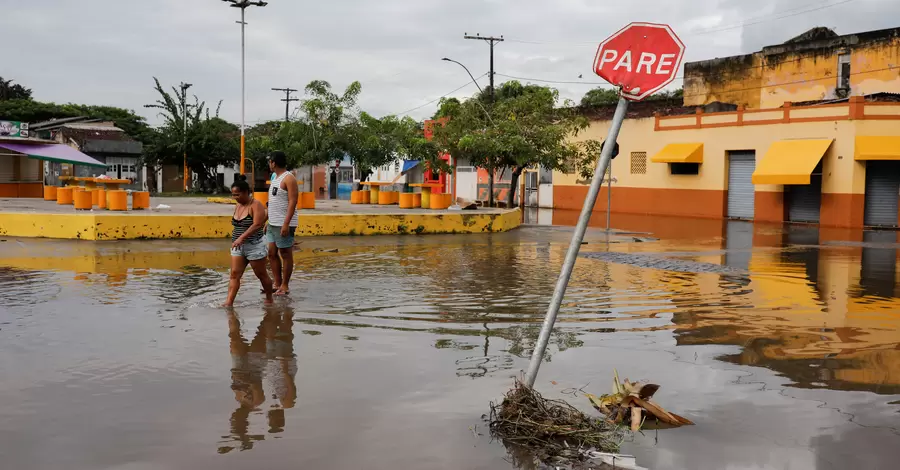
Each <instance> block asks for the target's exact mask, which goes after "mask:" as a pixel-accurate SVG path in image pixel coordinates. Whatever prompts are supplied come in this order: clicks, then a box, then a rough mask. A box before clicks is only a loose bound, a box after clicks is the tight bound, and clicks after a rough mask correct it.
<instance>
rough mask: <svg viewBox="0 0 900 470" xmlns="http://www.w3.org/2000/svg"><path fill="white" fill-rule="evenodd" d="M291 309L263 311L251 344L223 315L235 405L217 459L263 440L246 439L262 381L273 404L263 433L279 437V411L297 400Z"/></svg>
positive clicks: (262, 396) (234, 318)
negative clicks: (226, 326)
mask: <svg viewBox="0 0 900 470" xmlns="http://www.w3.org/2000/svg"><path fill="white" fill-rule="evenodd" d="M293 323H294V312H293V310H292V309H291V308H289V307H288V308H283V307H282V308H279V307H273V308H272V310H269V311H266V313H265V315H264V316H263V319H262V322H261V323H260V325H259V326H258V327H257V329H256V333H255V335H254V336H253V339H252V340H251V341H249V342H248V341H247V340H246V339H245V338H244V334H243V332H242V329H241V320H240V319H239V318H238V315H237V314H236V313H235V311H234V310H229V311H228V337H229V339H230V348H231V360H232V368H231V390H232V391H233V392H234V399H235V400H236V401H237V403H238V407H237V409H235V410H234V413H232V415H231V436H230V437H229V440H230V441H232V442H234V444H231V443H230V442H229V441H226V442H223V443H221V445H220V447H219V453H227V452H230V451H232V450H234V449H235V448H239V449H240V450H242V451H243V450H250V449H252V448H253V444H254V442H255V441H261V440H263V439H264V436H263V435H252V434H250V433H249V428H250V417H251V415H252V414H255V413H258V412H259V411H260V407H261V406H262V405H263V404H264V403H265V401H266V393H265V388H266V387H264V386H263V381H267V382H268V387H269V392H270V394H271V396H272V399H273V403H272V404H271V406H270V408H269V409H268V411H266V413H265V415H266V420H267V422H268V425H269V430H268V432H269V433H270V434H277V433H280V432H283V431H284V428H285V415H284V410H285V409H290V408H293V407H294V404H295V403H296V400H297V387H296V384H295V382H294V379H295V377H296V375H297V360H296V358H295V356H294V348H293V343H294V335H293V333H292V327H293Z"/></svg>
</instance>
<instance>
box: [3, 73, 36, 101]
mask: <svg viewBox="0 0 900 470" xmlns="http://www.w3.org/2000/svg"><path fill="white" fill-rule="evenodd" d="M30 99H31V89H30V88H25V87H23V86H22V85H19V84H13V80H4V79H3V77H0V101H8V100H30Z"/></svg>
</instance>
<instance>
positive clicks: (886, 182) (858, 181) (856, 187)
mask: <svg viewBox="0 0 900 470" xmlns="http://www.w3.org/2000/svg"><path fill="white" fill-rule="evenodd" d="M892 61H893V62H892ZM898 61H900V28H897V29H891V30H885V31H875V32H871V33H862V34H856V35H848V36H837V35H835V34H834V33H833V32H831V31H830V30H827V29H822V28H817V29H814V30H811V31H810V32H807V33H805V34H804V35H801V36H799V37H797V38H794V39H792V40H790V41H788V42H786V43H785V44H783V45H779V46H771V47H768V48H765V49H763V51H761V52H758V53H754V54H749V55H746V56H739V57H732V58H726V59H715V60H713V61H704V62H698V63H690V64H686V65H685V94H684V102H685V105H686V106H684V107H670V108H667V109H661V110H658V111H657V112H656V113H653V114H651V113H648V112H646V111H647V110H646V109H644V108H646V106H647V105H650V104H651V103H638V104H637V105H636V106H635V107H634V109H635V112H634V113H632V112H630V113H629V117H630V118H629V119H626V121H625V123H624V125H623V126H622V129H621V132H620V133H619V138H618V143H619V144H620V150H621V153H620V155H619V156H618V158H616V159H615V160H613V163H612V175H613V184H612V202H611V208H610V209H611V212H613V213H616V212H620V213H633V214H651V215H668V216H681V217H699V218H731V219H745V220H754V221H760V222H796V223H809V224H821V225H823V226H830V227H863V226H875V227H897V226H900V223H898V218H900V217H898V213H900V203H898V194H900V96H898V95H894V94H893V93H894V92H898V93H900V66H897V65H891V64H900V62H898ZM847 64H849V65H847ZM819 75H821V76H823V77H827V79H825V78H822V79H820V78H819ZM777 100H781V101H778V102H777V103H776V101H777ZM694 106H696V108H695V107H694ZM710 110H714V111H715V110H719V111H717V112H709V111H710ZM600 114H603V113H600ZM609 125H610V120H609V117H607V116H606V115H603V116H600V117H599V118H596V117H595V119H594V120H592V125H591V127H590V128H589V129H588V130H587V131H586V132H583V133H581V134H579V136H578V139H596V140H603V139H605V137H606V134H607V132H608V129H609ZM552 183H553V184H552V190H551V191H550V192H551V194H549V195H547V194H544V195H542V197H541V198H540V199H541V202H542V204H541V205H542V206H546V205H547V204H546V201H547V200H548V199H549V200H550V201H551V203H550V204H549V205H551V206H552V207H554V208H558V209H574V210H580V209H581V207H582V205H583V202H584V198H585V196H586V194H587V190H588V184H589V182H588V181H583V180H581V179H580V177H579V176H577V175H576V174H566V173H563V172H554V174H553V176H552ZM542 189H543V187H542ZM607 209H608V208H607V187H606V185H605V184H604V186H603V188H602V189H601V194H600V196H599V197H598V199H597V201H596V206H595V210H597V211H606V210H607Z"/></svg>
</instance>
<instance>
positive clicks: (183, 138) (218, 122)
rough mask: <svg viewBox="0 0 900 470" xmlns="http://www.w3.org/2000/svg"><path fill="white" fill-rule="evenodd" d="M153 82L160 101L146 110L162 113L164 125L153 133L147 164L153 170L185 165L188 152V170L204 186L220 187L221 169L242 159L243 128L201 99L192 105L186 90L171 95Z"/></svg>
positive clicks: (147, 106) (145, 158) (175, 90)
mask: <svg viewBox="0 0 900 470" xmlns="http://www.w3.org/2000/svg"><path fill="white" fill-rule="evenodd" d="M153 80H154V83H155V90H156V91H157V93H158V94H159V99H158V100H156V102H154V103H151V104H147V105H145V107H146V108H148V109H155V110H158V111H159V116H160V117H162V119H163V124H162V125H161V126H160V127H158V128H156V129H153V130H152V131H151V134H150V138H149V139H148V145H146V146H145V149H144V163H145V164H146V165H148V166H151V167H153V168H156V167H157V166H159V165H162V164H175V163H178V164H181V163H182V161H183V158H184V153H185V152H187V162H188V168H189V169H190V170H191V171H192V172H194V173H196V174H197V175H199V177H200V184H201V186H204V187H206V188H214V187H216V175H217V173H218V166H219V165H226V166H230V165H234V164H235V163H237V161H238V159H239V158H240V129H239V128H238V126H236V125H234V124H231V123H229V122H227V121H225V120H223V119H221V118H219V108H218V106H217V108H216V110H215V113H213V114H210V110H209V109H208V108H207V107H206V102H204V101H200V99H199V98H198V97H197V96H194V97H193V103H189V102H188V96H187V93H186V91H182V90H180V89H178V88H175V87H172V92H171V93H169V92H168V91H166V90H165V89H164V88H163V87H162V85H161V84H160V83H159V80H157V79H156V78H154V79H153ZM219 105H221V102H219ZM185 110H187V112H185ZM185 129H186V131H187V132H186V133H185Z"/></svg>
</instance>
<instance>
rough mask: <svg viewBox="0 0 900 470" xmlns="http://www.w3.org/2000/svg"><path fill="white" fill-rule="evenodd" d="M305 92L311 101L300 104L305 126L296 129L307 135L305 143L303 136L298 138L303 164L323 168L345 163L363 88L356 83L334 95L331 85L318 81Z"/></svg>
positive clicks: (297, 136) (296, 136) (311, 84)
mask: <svg viewBox="0 0 900 470" xmlns="http://www.w3.org/2000/svg"><path fill="white" fill-rule="evenodd" d="M305 91H306V94H307V96H308V97H307V98H306V99H304V100H302V101H301V102H300V109H301V110H302V112H303V119H302V121H303V123H304V125H303V126H300V127H298V128H296V129H295V130H296V131H304V134H303V136H302V140H301V139H300V137H301V136H300V135H299V132H298V135H295V136H294V137H295V138H296V139H297V140H295V142H300V143H301V144H302V147H303V153H302V155H301V157H300V163H301V164H303V165H322V164H326V163H332V162H336V161H339V160H342V159H343V158H344V155H346V154H347V150H348V148H349V142H348V136H349V132H348V127H349V126H353V125H354V123H355V122H356V109H357V104H356V102H357V100H358V99H359V94H360V92H361V91H362V85H360V83H359V82H353V83H351V84H350V85H349V86H348V87H347V88H346V89H345V90H344V93H343V94H340V95H339V94H337V93H334V92H333V91H331V84H329V83H328V82H326V81H324V80H314V81H312V82H310V83H309V84H308V85H306V88H305ZM310 144H312V145H310ZM297 150H298V151H299V150H300V148H298V149H297Z"/></svg>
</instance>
